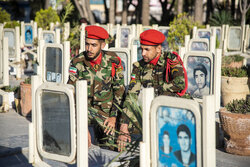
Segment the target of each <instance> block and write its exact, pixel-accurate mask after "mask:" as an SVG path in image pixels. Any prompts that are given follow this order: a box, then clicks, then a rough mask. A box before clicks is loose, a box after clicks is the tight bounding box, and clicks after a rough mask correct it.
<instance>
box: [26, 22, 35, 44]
mask: <svg viewBox="0 0 250 167" xmlns="http://www.w3.org/2000/svg"><path fill="white" fill-rule="evenodd" d="M32 42H33V26H32V25H31V24H24V45H26V46H32Z"/></svg>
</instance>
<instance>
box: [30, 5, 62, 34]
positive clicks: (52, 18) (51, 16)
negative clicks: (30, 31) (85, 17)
mask: <svg viewBox="0 0 250 167" xmlns="http://www.w3.org/2000/svg"><path fill="white" fill-rule="evenodd" d="M35 21H36V22H37V26H38V27H41V28H42V29H43V30H49V27H50V23H51V22H53V23H55V22H60V18H59V16H58V15H57V13H56V11H55V10H54V9H52V8H51V7H49V8H48V9H45V10H44V9H41V10H40V11H39V12H36V17H35Z"/></svg>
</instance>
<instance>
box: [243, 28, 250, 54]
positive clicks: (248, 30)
mask: <svg viewBox="0 0 250 167" xmlns="http://www.w3.org/2000/svg"><path fill="white" fill-rule="evenodd" d="M245 43H246V44H245V46H244V50H245V52H247V53H250V47H249V48H248V46H249V45H250V28H249V25H247V26H246V35H245Z"/></svg>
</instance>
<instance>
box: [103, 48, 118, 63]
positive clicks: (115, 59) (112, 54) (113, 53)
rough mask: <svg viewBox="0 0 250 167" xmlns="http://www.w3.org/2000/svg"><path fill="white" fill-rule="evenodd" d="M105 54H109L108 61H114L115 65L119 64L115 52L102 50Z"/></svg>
mask: <svg viewBox="0 0 250 167" xmlns="http://www.w3.org/2000/svg"><path fill="white" fill-rule="evenodd" d="M104 53H105V54H106V55H109V56H111V57H110V61H111V62H112V63H115V64H116V65H117V66H118V65H119V64H120V58H119V57H118V56H117V54H116V53H115V52H110V51H104Z"/></svg>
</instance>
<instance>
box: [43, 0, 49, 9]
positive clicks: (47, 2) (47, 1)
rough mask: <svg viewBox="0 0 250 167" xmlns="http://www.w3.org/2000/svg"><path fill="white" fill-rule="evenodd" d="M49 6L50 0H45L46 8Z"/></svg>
mask: <svg viewBox="0 0 250 167" xmlns="http://www.w3.org/2000/svg"><path fill="white" fill-rule="evenodd" d="M48 8H49V0H45V4H44V9H48Z"/></svg>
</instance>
